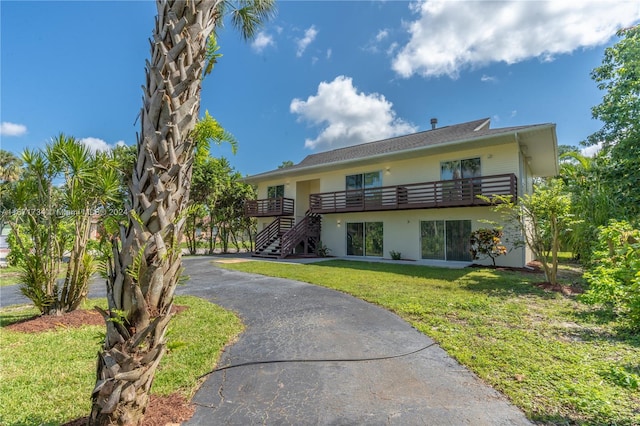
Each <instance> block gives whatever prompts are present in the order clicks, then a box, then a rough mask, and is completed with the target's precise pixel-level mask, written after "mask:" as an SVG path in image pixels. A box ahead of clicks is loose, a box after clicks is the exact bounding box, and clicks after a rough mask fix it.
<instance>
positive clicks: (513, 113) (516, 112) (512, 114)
mask: <svg viewBox="0 0 640 426" xmlns="http://www.w3.org/2000/svg"><path fill="white" fill-rule="evenodd" d="M516 115H518V110H517V109H514V110H512V111H511V118H513V117H515V116H516Z"/></svg>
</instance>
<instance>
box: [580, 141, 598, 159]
mask: <svg viewBox="0 0 640 426" xmlns="http://www.w3.org/2000/svg"><path fill="white" fill-rule="evenodd" d="M601 149H602V142H598V143H597V144H595V145H590V146H587V147H584V148H582V149H581V150H580V154H582V155H584V156H585V157H593V156H594V155H596V154H597V153H598V152H600V150H601Z"/></svg>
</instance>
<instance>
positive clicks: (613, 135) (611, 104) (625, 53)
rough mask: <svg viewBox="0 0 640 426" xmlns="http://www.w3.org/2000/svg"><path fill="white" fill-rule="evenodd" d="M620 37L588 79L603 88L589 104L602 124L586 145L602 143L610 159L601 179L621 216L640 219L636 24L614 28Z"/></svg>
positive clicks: (639, 34)
mask: <svg viewBox="0 0 640 426" xmlns="http://www.w3.org/2000/svg"><path fill="white" fill-rule="evenodd" d="M618 36H619V37H621V39H620V40H619V41H618V42H617V43H616V44H614V45H613V46H611V47H609V48H607V49H606V50H605V53H604V58H603V61H602V65H601V66H599V67H597V68H595V69H594V70H593V71H592V73H591V77H592V79H593V80H594V81H595V82H596V83H597V85H598V88H599V89H600V90H604V91H606V93H605V94H604V96H603V97H602V102H601V103H600V104H599V105H597V106H595V107H593V108H592V114H593V117H594V118H595V119H598V120H601V121H602V122H603V127H602V128H601V129H600V130H599V131H597V132H595V133H594V134H593V135H591V136H589V138H588V139H587V141H586V144H588V145H595V144H602V154H603V155H605V156H606V157H607V158H609V159H610V162H609V164H608V165H607V168H606V170H604V171H606V173H602V175H601V179H603V180H605V185H606V186H607V187H608V191H609V195H610V197H611V198H612V199H613V200H614V201H615V203H616V204H617V205H618V206H620V208H621V209H622V211H623V214H624V217H626V218H628V219H629V220H631V221H633V222H635V223H637V222H638V220H640V191H638V187H640V113H639V112H640V25H636V26H634V27H631V28H625V29H623V30H620V31H619V32H618Z"/></svg>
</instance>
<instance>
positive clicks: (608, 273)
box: [582, 220, 640, 330]
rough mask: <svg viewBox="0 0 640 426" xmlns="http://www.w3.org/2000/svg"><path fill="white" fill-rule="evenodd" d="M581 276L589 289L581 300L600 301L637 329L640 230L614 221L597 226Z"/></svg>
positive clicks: (639, 301)
mask: <svg viewBox="0 0 640 426" xmlns="http://www.w3.org/2000/svg"><path fill="white" fill-rule="evenodd" d="M585 278H586V279H587V281H588V282H589V289H588V290H587V292H586V293H585V294H584V296H583V298H582V299H583V300H584V301H586V302H588V303H594V304H595V303H600V304H603V305H604V306H606V307H607V308H608V309H611V310H612V311H614V312H615V313H616V314H618V315H619V316H620V317H622V318H623V319H624V320H626V321H628V324H629V325H630V326H631V328H634V329H636V330H640V229H634V228H633V227H632V226H631V225H630V224H629V223H628V222H626V221H616V220H612V221H611V222H610V224H609V225H607V226H602V227H600V232H599V238H598V243H597V249H596V251H595V253H594V261H593V263H592V265H591V267H590V268H589V271H588V272H587V273H585Z"/></svg>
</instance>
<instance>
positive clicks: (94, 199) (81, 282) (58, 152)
mask: <svg viewBox="0 0 640 426" xmlns="http://www.w3.org/2000/svg"><path fill="white" fill-rule="evenodd" d="M50 156H51V161H52V162H53V163H54V164H55V165H56V168H57V169H58V170H59V173H61V174H63V175H64V177H65V179H64V185H63V186H62V187H61V190H62V191H61V192H62V200H61V202H62V203H61V206H62V208H63V210H62V211H61V212H60V213H61V214H62V215H63V219H64V220H68V221H70V222H71V226H72V229H73V245H72V246H71V249H70V251H69V262H68V265H67V272H66V275H65V279H64V283H63V285H62V288H61V290H60V292H59V294H58V295H57V297H56V299H57V304H58V307H59V308H58V310H59V311H61V312H70V311H73V310H75V309H77V308H78V306H80V303H81V302H82V301H83V300H84V299H85V297H86V295H87V292H88V287H89V279H90V278H91V275H92V274H93V273H94V272H95V271H96V265H95V262H94V258H93V256H92V255H90V254H89V253H88V246H89V239H90V236H91V234H90V232H91V226H92V222H93V221H94V220H96V219H97V218H98V216H99V213H100V211H101V209H100V208H101V207H102V211H103V213H106V209H105V208H104V207H105V206H106V205H107V204H108V203H109V202H111V201H114V200H115V199H117V197H118V192H119V189H120V178H119V176H118V172H117V170H116V168H115V163H114V161H113V159H112V157H111V155H110V154H107V153H100V152H97V153H95V154H92V153H91V152H90V151H89V149H88V148H87V147H86V146H85V145H83V144H81V143H80V142H78V141H77V140H76V139H75V138H73V137H66V136H64V135H63V134H60V135H59V136H58V137H57V138H56V139H54V141H53V144H52V147H51V150H50Z"/></svg>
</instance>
